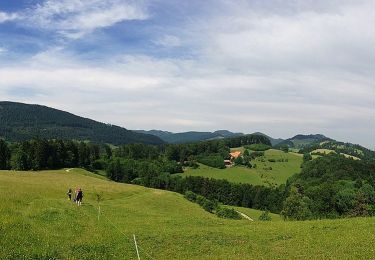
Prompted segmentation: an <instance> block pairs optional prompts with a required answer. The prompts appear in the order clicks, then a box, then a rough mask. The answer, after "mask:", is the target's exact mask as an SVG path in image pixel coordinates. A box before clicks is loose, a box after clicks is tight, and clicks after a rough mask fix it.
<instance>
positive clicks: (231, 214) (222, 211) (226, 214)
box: [216, 207, 241, 219]
mask: <svg viewBox="0 0 375 260" xmlns="http://www.w3.org/2000/svg"><path fill="white" fill-rule="evenodd" d="M216 215H217V216H218V217H220V218H229V219H241V215H240V214H239V213H238V212H237V211H235V210H234V209H232V208H231V209H228V208H224V207H218V208H217V210H216Z"/></svg>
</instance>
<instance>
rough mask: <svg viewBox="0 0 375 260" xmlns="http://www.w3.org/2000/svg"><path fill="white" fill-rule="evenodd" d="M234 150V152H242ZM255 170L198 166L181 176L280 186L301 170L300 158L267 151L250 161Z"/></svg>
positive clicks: (241, 167) (297, 155)
mask: <svg viewBox="0 0 375 260" xmlns="http://www.w3.org/2000/svg"><path fill="white" fill-rule="evenodd" d="M243 149H244V148H242V149H241V148H236V149H234V150H242V151H243ZM251 164H252V165H253V166H254V165H256V168H254V167H253V168H251V169H249V168H247V167H245V166H235V167H230V168H226V169H217V168H212V167H209V166H206V165H200V167H199V168H198V169H190V168H189V169H187V170H186V171H185V172H184V173H182V174H180V175H181V176H203V177H208V178H214V179H225V180H228V181H230V182H236V183H249V184H253V185H265V186H269V185H281V184H285V183H286V180H287V179H288V178H289V177H291V176H292V175H293V174H296V173H299V172H300V170H301V164H302V156H301V155H299V154H294V153H284V152H282V151H279V150H274V149H271V150H268V151H266V152H265V154H264V156H261V157H258V158H256V159H253V160H252V161H251Z"/></svg>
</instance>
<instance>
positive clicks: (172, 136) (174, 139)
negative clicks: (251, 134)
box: [134, 130, 244, 144]
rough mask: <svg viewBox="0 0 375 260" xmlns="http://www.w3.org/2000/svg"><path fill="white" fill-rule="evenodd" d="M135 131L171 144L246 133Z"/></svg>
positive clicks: (226, 131) (223, 131) (220, 131)
mask: <svg viewBox="0 0 375 260" xmlns="http://www.w3.org/2000/svg"><path fill="white" fill-rule="evenodd" d="M134 131H135V132H138V133H143V134H150V135H154V136H157V137H159V138H160V139H162V140H163V141H165V142H166V143H170V144H180V143H190V142H199V141H207V140H215V139H221V138H228V137H236V136H241V135H244V134H243V133H233V132H230V131H228V130H218V131H215V132H197V131H189V132H182V133H172V132H168V131H161V130H149V131H145V130H134Z"/></svg>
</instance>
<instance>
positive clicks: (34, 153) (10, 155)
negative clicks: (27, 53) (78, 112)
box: [0, 139, 102, 171]
mask: <svg viewBox="0 0 375 260" xmlns="http://www.w3.org/2000/svg"><path fill="white" fill-rule="evenodd" d="M101 150H102V149H101V146H99V145H96V144H91V143H84V142H74V141H63V140H45V139H32V140H30V141H24V142H20V143H14V144H12V145H8V144H7V143H6V142H5V141H3V140H0V169H15V170H25V171H26V170H43V169H59V168H64V167H83V168H87V167H89V166H91V165H92V164H93V163H94V162H95V161H96V160H98V159H99V158H100V154H101Z"/></svg>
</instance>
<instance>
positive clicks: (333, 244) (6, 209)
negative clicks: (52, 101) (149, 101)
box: [0, 170, 375, 259]
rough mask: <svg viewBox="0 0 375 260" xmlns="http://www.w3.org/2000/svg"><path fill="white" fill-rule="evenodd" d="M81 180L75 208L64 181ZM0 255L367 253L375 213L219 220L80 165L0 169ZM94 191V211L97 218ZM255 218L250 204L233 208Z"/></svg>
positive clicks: (374, 234) (169, 195)
mask: <svg viewBox="0 0 375 260" xmlns="http://www.w3.org/2000/svg"><path fill="white" fill-rule="evenodd" d="M77 186H79V187H81V188H82V189H83V191H84V201H83V205H82V206H81V207H78V206H77V205H76V204H74V203H72V202H70V201H68V199H67V196H66V191H67V189H68V187H72V188H75V187H77ZM0 190H1V193H0V199H1V204H0V241H1V247H0V259H136V252H135V248H134V243H133V240H132V239H133V234H135V235H136V238H137V242H138V244H139V246H140V256H141V259H297V258H298V259H301V258H311V257H313V258H315V259H327V258H329V259H349V258H362V259H370V258H373V257H374V255H375V251H374V247H373V241H374V239H375V218H355V219H341V220H320V221H306V222H284V221H282V220H280V219H278V218H277V215H276V216H272V217H273V220H274V221H270V222H261V221H254V222H252V221H249V220H245V219H244V220H226V219H220V218H218V217H217V216H216V215H213V214H210V213H207V212H206V211H204V210H203V209H202V208H200V207H199V206H198V205H197V204H195V203H191V202H189V201H187V200H185V199H184V198H183V197H182V195H180V194H176V193H173V192H167V191H162V190H155V189H148V188H144V187H140V186H135V185H126V184H119V183H114V182H110V181H107V180H105V179H103V177H100V176H99V177H98V176H97V175H93V174H91V173H88V172H85V171H83V170H71V171H70V172H66V171H65V170H60V171H43V172H13V171H0ZM97 194H99V195H100V197H101V199H102V201H101V203H100V204H101V210H102V215H100V218H99V219H98V210H97V209H98V203H97V200H96V198H97ZM240 210H241V211H244V213H245V214H248V215H249V216H250V217H253V218H254V219H255V220H256V219H257V217H256V215H255V214H259V212H257V211H253V210H250V209H249V210H247V209H240Z"/></svg>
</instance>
